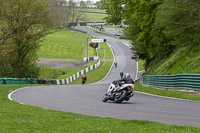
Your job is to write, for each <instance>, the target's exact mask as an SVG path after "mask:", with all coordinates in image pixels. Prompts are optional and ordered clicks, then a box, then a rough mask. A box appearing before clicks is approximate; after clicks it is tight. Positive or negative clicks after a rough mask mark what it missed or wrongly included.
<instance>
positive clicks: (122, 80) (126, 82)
mask: <svg viewBox="0 0 200 133" xmlns="http://www.w3.org/2000/svg"><path fill="white" fill-rule="evenodd" d="M119 81H120V82H121V83H122V82H124V84H134V81H133V79H132V78H131V77H130V74H129V73H126V74H125V77H124V78H122V79H120V80H119ZM121 85H122V84H121Z"/></svg>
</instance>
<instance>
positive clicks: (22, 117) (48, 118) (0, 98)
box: [0, 85, 200, 133]
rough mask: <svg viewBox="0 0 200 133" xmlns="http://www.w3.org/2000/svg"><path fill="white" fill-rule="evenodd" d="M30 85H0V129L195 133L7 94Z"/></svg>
mask: <svg viewBox="0 0 200 133" xmlns="http://www.w3.org/2000/svg"><path fill="white" fill-rule="evenodd" d="M26 86H30V85H0V103H1V106H0V118H1V119H0V127H1V128H0V132H1V133H7V132H8V133H10V132H12V133H13V132H16V133H17V132H22V133H27V132H44V133H46V132H59V133H60V132H67V133H97V132H98V133H125V132H127V133H146V132H148V133H166V132H169V133H188V132H190V133H198V132H200V128H197V127H184V126H174V125H167V124H161V123H156V122H150V121H138V120H120V119H112V118H100V117H92V116H85V115H79V114H74V113H68V112H61V111H53V110H48V109H42V108H39V107H33V106H29V105H21V104H19V103H16V102H13V101H10V100H9V99H8V94H9V93H10V92H11V91H13V90H15V89H18V88H22V87H26Z"/></svg>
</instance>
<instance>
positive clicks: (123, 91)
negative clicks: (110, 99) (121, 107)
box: [115, 90, 127, 103]
mask: <svg viewBox="0 0 200 133" xmlns="http://www.w3.org/2000/svg"><path fill="white" fill-rule="evenodd" d="M126 95H127V91H126V90H122V91H121V92H120V95H119V96H117V97H115V102H116V103H121V102H122V101H123V100H124V99H125V97H126Z"/></svg>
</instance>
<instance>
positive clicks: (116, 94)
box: [102, 81, 134, 103]
mask: <svg viewBox="0 0 200 133" xmlns="http://www.w3.org/2000/svg"><path fill="white" fill-rule="evenodd" d="M133 89H134V84H122V85H121V83H120V81H113V82H112V83H111V84H110V86H109V87H108V91H107V93H106V94H105V95H104V96H103V99H102V101H103V102H107V101H108V100H111V101H115V103H121V102H122V101H124V100H125V101H128V100H129V99H130V97H132V96H133V95H134V90H133Z"/></svg>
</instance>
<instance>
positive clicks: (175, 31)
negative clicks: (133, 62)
mask: <svg viewBox="0 0 200 133" xmlns="http://www.w3.org/2000/svg"><path fill="white" fill-rule="evenodd" d="M101 3H102V5H103V8H106V12H107V14H108V17H107V18H106V20H107V21H108V22H113V23H116V21H120V20H125V21H127V22H128V23H129V26H128V28H127V29H126V32H127V35H128V38H129V39H130V40H132V42H133V49H134V50H136V52H137V54H138V55H139V57H140V58H141V59H144V60H146V66H147V67H148V66H149V65H150V64H151V63H152V62H156V61H158V60H161V59H163V58H167V57H168V56H169V55H170V54H172V53H173V52H174V51H176V50H177V49H179V48H181V47H195V46H197V45H199V43H200V38H199V35H200V28H199V25H200V23H199V21H200V15H199V14H200V1H199V0H101Z"/></svg>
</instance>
